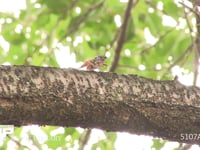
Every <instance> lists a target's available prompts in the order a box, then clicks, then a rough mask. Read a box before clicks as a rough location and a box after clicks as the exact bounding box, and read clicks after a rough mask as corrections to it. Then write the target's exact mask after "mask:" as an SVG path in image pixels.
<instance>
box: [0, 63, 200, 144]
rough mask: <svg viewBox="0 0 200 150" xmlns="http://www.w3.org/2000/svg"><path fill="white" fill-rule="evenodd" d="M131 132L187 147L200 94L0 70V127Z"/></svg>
mask: <svg viewBox="0 0 200 150" xmlns="http://www.w3.org/2000/svg"><path fill="white" fill-rule="evenodd" d="M28 123H34V124H39V125H58V126H73V127H78V126H79V127H83V128H100V129H103V130H107V131H127V132H130V133H135V134H145V135H152V136H156V137H162V138H165V139H169V140H175V141H179V142H187V143H200V142H199V141H200V140H199V138H200V137H199V136H200V135H199V136H198V139H194V138H193V139H187V135H188V134H200V133H199V132H200V89H199V88H197V87H186V86H183V85H181V84H180V83H178V81H176V80H174V81H156V80H151V79H146V78H142V77H138V76H136V75H117V74H115V73H109V72H90V71H80V70H76V69H58V68H42V67H25V66H0V124H14V125H18V126H20V125H24V124H28Z"/></svg>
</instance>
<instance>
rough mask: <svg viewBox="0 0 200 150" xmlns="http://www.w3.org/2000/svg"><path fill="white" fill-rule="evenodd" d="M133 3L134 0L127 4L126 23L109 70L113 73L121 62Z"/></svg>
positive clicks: (121, 30)
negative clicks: (121, 53)
mask: <svg viewBox="0 0 200 150" xmlns="http://www.w3.org/2000/svg"><path fill="white" fill-rule="evenodd" d="M133 1H134V0H129V1H128V3H127V8H126V11H125V13H124V21H123V23H122V26H121V28H120V33H119V37H118V39H117V47H116V49H115V56H114V59H113V62H112V65H111V67H110V69H109V70H110V71H111V72H113V71H114V70H115V69H116V68H117V65H118V62H119V58H120V52H121V50H122V47H123V44H124V41H125V36H126V30H127V27H128V22H129V18H130V15H131V10H132V6H133Z"/></svg>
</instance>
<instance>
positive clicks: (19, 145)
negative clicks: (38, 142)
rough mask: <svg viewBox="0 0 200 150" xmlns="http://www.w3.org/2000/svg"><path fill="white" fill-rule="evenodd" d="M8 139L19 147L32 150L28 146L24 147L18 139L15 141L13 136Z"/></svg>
mask: <svg viewBox="0 0 200 150" xmlns="http://www.w3.org/2000/svg"><path fill="white" fill-rule="evenodd" d="M7 137H8V138H9V139H10V140H12V141H13V142H15V143H16V144H17V146H18V147H20V148H21V147H24V148H26V149H28V150H31V148H29V147H28V146H26V145H22V144H21V143H20V142H19V141H18V140H16V139H14V138H13V137H12V136H10V135H7Z"/></svg>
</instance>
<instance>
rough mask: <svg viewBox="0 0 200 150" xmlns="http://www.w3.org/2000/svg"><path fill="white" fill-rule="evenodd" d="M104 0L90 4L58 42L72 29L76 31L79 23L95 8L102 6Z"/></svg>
mask: <svg viewBox="0 0 200 150" xmlns="http://www.w3.org/2000/svg"><path fill="white" fill-rule="evenodd" d="M104 1H105V0H102V1H100V2H99V3H96V4H95V5H92V7H89V8H88V10H87V11H86V12H85V13H84V14H83V15H82V16H81V17H80V18H79V19H77V21H76V22H75V24H73V27H72V28H71V29H69V30H68V31H67V32H66V33H65V35H63V36H62V37H61V38H60V40H59V41H58V43H60V42H61V41H62V40H63V39H64V38H65V37H67V36H68V35H70V34H72V33H73V32H74V31H77V30H78V28H79V27H80V25H81V24H82V23H83V22H84V21H85V20H86V19H87V18H88V16H89V15H90V14H91V13H92V12H93V11H94V10H96V9H97V8H99V7H101V6H103V4H104Z"/></svg>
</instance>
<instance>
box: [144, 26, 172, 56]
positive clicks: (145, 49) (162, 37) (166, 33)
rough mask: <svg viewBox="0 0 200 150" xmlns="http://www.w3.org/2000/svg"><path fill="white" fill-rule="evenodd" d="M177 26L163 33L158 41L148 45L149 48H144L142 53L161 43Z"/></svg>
mask: <svg viewBox="0 0 200 150" xmlns="http://www.w3.org/2000/svg"><path fill="white" fill-rule="evenodd" d="M174 29H175V28H172V29H170V30H168V31H167V32H165V33H164V34H163V35H161V36H160V37H159V39H158V41H157V42H156V43H154V44H153V45H151V46H149V47H147V48H144V49H143V50H141V51H140V54H143V53H145V52H146V51H148V50H149V49H151V48H154V47H155V46H156V45H157V44H159V43H160V42H161V41H162V40H163V39H164V38H165V37H166V36H167V35H168V34H169V33H171V32H172V31H173V30H174Z"/></svg>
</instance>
